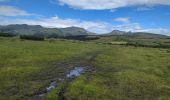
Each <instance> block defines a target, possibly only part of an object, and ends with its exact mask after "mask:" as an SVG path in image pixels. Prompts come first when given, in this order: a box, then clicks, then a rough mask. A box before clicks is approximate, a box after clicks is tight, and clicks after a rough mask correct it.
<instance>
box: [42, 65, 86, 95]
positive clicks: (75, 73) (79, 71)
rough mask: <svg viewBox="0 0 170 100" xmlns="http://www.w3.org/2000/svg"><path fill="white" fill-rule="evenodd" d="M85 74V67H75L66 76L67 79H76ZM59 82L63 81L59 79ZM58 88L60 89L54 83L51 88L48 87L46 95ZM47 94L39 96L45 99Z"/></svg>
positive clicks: (53, 82) (50, 85)
mask: <svg viewBox="0 0 170 100" xmlns="http://www.w3.org/2000/svg"><path fill="white" fill-rule="evenodd" d="M83 72H84V68H83V67H75V68H74V69H73V70H71V71H69V73H68V74H67V75H66V79H74V78H76V77H78V76H80V75H81V74H82V73H83ZM59 80H61V79H59ZM62 80H64V79H62ZM57 87H58V85H57V82H56V80H55V81H52V82H51V83H50V84H49V86H47V87H46V93H50V92H51V91H52V90H54V89H55V88H57ZM46 93H42V94H39V96H40V97H43V96H45V94H46Z"/></svg>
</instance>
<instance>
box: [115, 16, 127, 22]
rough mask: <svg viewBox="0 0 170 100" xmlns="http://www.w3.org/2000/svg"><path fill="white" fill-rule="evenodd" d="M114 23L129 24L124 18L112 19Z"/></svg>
mask: <svg viewBox="0 0 170 100" xmlns="http://www.w3.org/2000/svg"><path fill="white" fill-rule="evenodd" d="M114 21H116V22H121V23H129V22H130V20H129V18H126V17H120V18H116V19H114Z"/></svg>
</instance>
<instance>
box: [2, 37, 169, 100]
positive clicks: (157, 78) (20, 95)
mask: <svg viewBox="0 0 170 100" xmlns="http://www.w3.org/2000/svg"><path fill="white" fill-rule="evenodd" d="M110 40H111V39H110ZM125 43H126V42H123V41H120V42H117V41H116V42H113V41H112V44H116V45H107V44H98V43H96V42H80V41H73V40H45V41H29V40H20V39H18V38H15V37H14V38H0V100H31V97H32V96H33V95H34V94H35V93H37V92H38V91H40V90H41V89H42V88H44V87H45V86H46V85H47V84H49V82H50V81H51V80H52V79H53V78H60V77H62V76H64V75H65V73H67V72H68V71H69V69H71V68H72V67H74V66H73V65H74V64H77V63H81V62H85V63H88V65H89V67H88V69H89V70H90V69H92V70H91V71H87V72H86V73H84V74H82V75H81V76H79V77H78V78H76V79H75V80H73V81H71V82H63V83H61V84H60V85H59V87H57V88H56V89H55V90H53V91H52V92H50V93H48V94H47V96H46V97H45V99H46V100H57V99H59V100H61V98H60V97H59V95H58V94H59V92H60V91H61V90H63V88H64V93H63V94H62V96H63V97H64V98H65V99H66V100H170V52H169V49H162V48H145V47H133V46H126V45H121V44H125ZM119 44H120V45H119ZM82 64H84V63H82Z"/></svg>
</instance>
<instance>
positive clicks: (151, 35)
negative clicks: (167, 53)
mask: <svg viewBox="0 0 170 100" xmlns="http://www.w3.org/2000/svg"><path fill="white" fill-rule="evenodd" d="M132 37H134V38H169V36H166V35H161V34H154V33H146V32H135V33H133V34H132Z"/></svg>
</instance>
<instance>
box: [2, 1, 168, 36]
mask: <svg viewBox="0 0 170 100" xmlns="http://www.w3.org/2000/svg"><path fill="white" fill-rule="evenodd" d="M9 24H29V25H42V26H44V27H49V28H65V27H71V26H75V27H82V28H85V29H86V30H88V31H90V32H95V33H99V34H103V33H108V32H111V31H112V30H121V31H127V32H128V31H132V32H152V33H157V34H165V35H170V0H0V25H9Z"/></svg>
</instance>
